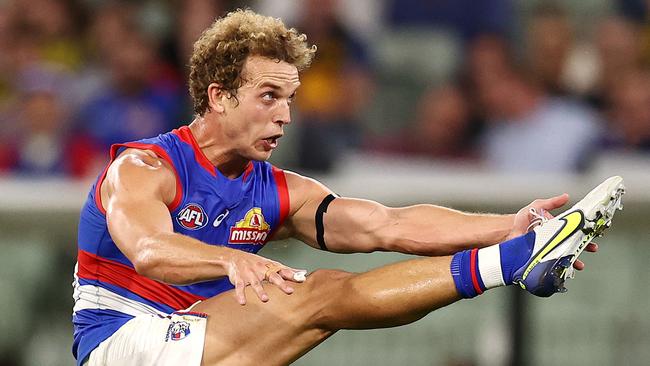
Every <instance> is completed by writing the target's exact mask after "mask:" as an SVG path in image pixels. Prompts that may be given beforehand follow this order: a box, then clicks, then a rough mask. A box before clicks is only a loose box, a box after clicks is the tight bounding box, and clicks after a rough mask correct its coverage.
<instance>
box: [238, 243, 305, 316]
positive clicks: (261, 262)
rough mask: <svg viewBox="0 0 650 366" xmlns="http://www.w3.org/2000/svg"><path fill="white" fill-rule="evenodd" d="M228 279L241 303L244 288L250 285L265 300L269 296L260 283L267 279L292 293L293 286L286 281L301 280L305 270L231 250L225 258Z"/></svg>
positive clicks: (242, 302)
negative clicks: (229, 254) (227, 257)
mask: <svg viewBox="0 0 650 366" xmlns="http://www.w3.org/2000/svg"><path fill="white" fill-rule="evenodd" d="M226 270H227V271H228V279H229V280H230V282H231V283H232V284H233V285H234V286H235V297H236V298H237V301H238V302H239V303H240V304H241V305H245V304H246V295H245V289H246V286H251V287H252V288H253V290H254V291H255V293H256V294H257V297H259V298H260V300H261V301H263V302H266V301H268V300H269V296H268V295H267V293H266V291H264V287H263V286H262V283H263V282H264V281H267V282H268V283H271V284H273V285H275V286H277V287H278V288H279V289H281V290H282V291H283V292H284V293H286V294H288V295H289V294H291V293H293V290H294V289H293V287H291V285H289V283H288V282H287V281H292V282H303V281H304V280H305V274H306V273H307V271H305V270H297V269H293V268H290V267H288V266H285V265H283V264H281V263H279V262H276V261H273V260H270V259H267V258H264V257H261V256H259V255H256V254H251V253H246V252H242V251H239V250H237V251H233V252H232V254H231V256H230V258H229V259H228V260H227V264H226Z"/></svg>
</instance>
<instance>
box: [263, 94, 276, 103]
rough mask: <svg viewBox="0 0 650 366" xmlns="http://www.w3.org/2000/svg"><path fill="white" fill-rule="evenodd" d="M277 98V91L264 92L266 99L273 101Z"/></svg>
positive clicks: (264, 98)
mask: <svg viewBox="0 0 650 366" xmlns="http://www.w3.org/2000/svg"><path fill="white" fill-rule="evenodd" d="M274 99H275V93H273V92H266V93H264V94H262V100H264V101H272V100H274Z"/></svg>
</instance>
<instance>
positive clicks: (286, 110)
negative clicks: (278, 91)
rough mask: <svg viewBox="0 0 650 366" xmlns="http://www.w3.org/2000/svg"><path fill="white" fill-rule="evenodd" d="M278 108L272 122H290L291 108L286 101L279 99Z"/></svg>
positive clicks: (283, 123) (284, 123)
mask: <svg viewBox="0 0 650 366" xmlns="http://www.w3.org/2000/svg"><path fill="white" fill-rule="evenodd" d="M278 104H279V106H278V109H277V111H276V114H275V115H274V116H273V122H275V123H278V124H282V125H286V124H289V123H291V108H290V106H289V102H288V101H281V102H279V103H278Z"/></svg>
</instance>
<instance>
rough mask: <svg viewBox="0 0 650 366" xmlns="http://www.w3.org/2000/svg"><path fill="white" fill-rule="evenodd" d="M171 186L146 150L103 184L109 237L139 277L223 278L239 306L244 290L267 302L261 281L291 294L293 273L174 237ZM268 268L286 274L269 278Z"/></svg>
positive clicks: (167, 172)
mask: <svg viewBox="0 0 650 366" xmlns="http://www.w3.org/2000/svg"><path fill="white" fill-rule="evenodd" d="M175 182H176V179H175V176H174V172H173V169H172V168H171V167H169V166H168V164H167V162H165V161H164V160H163V159H160V158H158V157H157V156H156V155H155V154H154V153H153V152H150V151H141V150H134V149H129V150H126V151H124V152H123V153H122V154H121V155H120V156H119V157H118V158H117V159H116V160H115V161H114V162H113V163H112V164H111V166H110V168H109V169H108V172H107V175H106V180H105V181H104V183H103V184H102V187H101V194H102V202H103V203H104V205H105V209H106V220H107V223H108V229H109V232H110V234H111V237H112V238H113V240H114V241H115V244H116V245H117V246H118V248H119V249H120V250H121V251H122V253H124V255H126V257H127V258H128V259H129V260H130V261H131V263H133V265H134V267H135V270H136V271H137V272H138V273H139V274H141V275H143V276H146V277H149V278H152V279H154V280H158V281H161V282H164V283H168V284H175V285H185V284H191V283H196V282H202V281H207V280H214V279H217V278H220V277H226V276H227V277H229V279H230V281H231V282H232V283H233V284H234V285H235V290H236V295H237V299H238V301H239V302H240V303H242V304H244V303H245V301H246V300H245V297H244V288H245V287H246V286H248V285H250V286H252V287H253V289H254V290H255V292H256V293H257V295H258V296H259V297H260V299H261V300H262V301H266V300H268V296H267V295H266V292H265V291H264V289H263V287H262V281H263V280H265V279H267V280H269V282H271V283H273V284H274V285H276V286H278V287H280V288H281V289H282V290H283V291H284V292H285V293H291V292H292V291H293V289H292V288H291V287H290V286H289V284H288V283H286V282H285V279H287V280H291V279H293V275H294V273H295V272H296V271H295V270H293V269H291V268H288V267H286V266H282V265H280V264H279V263H277V262H275V261H272V260H268V259H266V258H263V257H260V256H257V255H254V254H250V253H245V252H242V251H239V250H234V249H230V248H227V247H221V246H214V245H207V244H205V243H203V242H201V241H199V240H196V239H193V238H190V237H188V236H185V235H181V234H178V233H174V232H173V225H172V218H171V216H170V214H169V209H168V208H167V204H169V203H170V202H172V201H173V198H174V196H175V193H176V191H175V189H176V185H175ZM276 266H279V267H276ZM269 267H271V268H273V267H275V268H284V269H282V270H281V271H279V273H275V272H273V273H270V272H268V271H269V270H270V268H269ZM267 276H268V278H267Z"/></svg>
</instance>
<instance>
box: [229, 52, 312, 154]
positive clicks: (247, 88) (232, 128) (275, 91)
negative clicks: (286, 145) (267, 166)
mask: <svg viewBox="0 0 650 366" xmlns="http://www.w3.org/2000/svg"><path fill="white" fill-rule="evenodd" d="M242 77H243V79H244V84H243V85H242V86H241V87H240V88H239V89H238V90H237V100H238V101H239V104H237V102H236V101H235V100H234V98H231V99H230V103H228V106H227V107H226V111H225V114H226V120H227V122H226V123H227V125H228V132H229V137H230V140H231V142H232V143H233V144H234V146H235V149H236V150H237V153H238V155H240V156H242V157H244V158H246V159H250V160H266V159H268V158H269V157H270V156H271V152H272V151H273V150H274V149H275V148H276V147H277V146H278V140H279V139H280V137H282V135H283V134H284V125H286V124H288V123H290V122H291V113H290V107H291V102H292V101H293V97H294V95H295V92H296V89H297V88H298V86H299V85H300V80H299V78H298V70H297V69H296V67H295V66H293V65H291V64H289V63H286V62H282V61H281V62H277V61H274V60H271V59H268V58H264V57H260V56H251V57H249V58H248V59H247V60H246V63H245V64H244V68H243V70H242Z"/></svg>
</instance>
